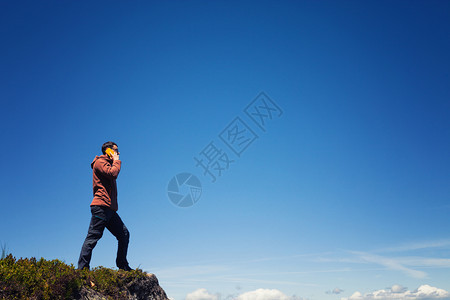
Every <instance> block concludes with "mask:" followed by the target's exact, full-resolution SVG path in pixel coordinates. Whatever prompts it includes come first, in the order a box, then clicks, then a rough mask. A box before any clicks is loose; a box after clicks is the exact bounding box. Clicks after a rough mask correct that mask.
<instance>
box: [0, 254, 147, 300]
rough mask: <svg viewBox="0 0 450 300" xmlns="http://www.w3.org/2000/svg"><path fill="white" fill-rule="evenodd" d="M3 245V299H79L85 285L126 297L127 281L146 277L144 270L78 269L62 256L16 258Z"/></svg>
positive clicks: (0, 289)
mask: <svg viewBox="0 0 450 300" xmlns="http://www.w3.org/2000/svg"><path fill="white" fill-rule="evenodd" d="M5 251H6V249H5V248H4V247H3V248H2V256H1V259H0V299H30V298H31V299H77V298H79V297H80V292H81V291H82V290H83V289H90V290H94V291H95V292H98V293H100V294H102V295H103V296H105V297H107V298H108V299H125V298H126V296H127V289H126V287H127V285H128V284H130V283H131V282H132V281H133V280H138V279H142V278H145V277H146V276H147V274H146V273H145V272H143V271H142V270H139V269H138V270H133V271H129V272H125V271H122V270H118V271H116V270H112V269H108V268H104V267H97V268H95V269H93V270H92V271H88V270H77V269H75V267H74V266H73V265H72V264H71V265H67V264H65V263H63V262H61V261H60V260H57V259H54V260H45V259H44V258H41V259H40V260H37V259H36V258H34V257H32V258H20V259H16V258H15V257H13V256H12V255H11V254H9V255H6V253H5Z"/></svg>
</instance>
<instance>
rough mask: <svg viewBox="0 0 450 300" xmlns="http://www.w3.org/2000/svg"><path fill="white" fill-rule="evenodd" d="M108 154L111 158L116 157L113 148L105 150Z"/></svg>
mask: <svg viewBox="0 0 450 300" xmlns="http://www.w3.org/2000/svg"><path fill="white" fill-rule="evenodd" d="M105 152H106V154H108V156H109V157H111V158H112V157H113V155H114V150H112V149H111V148H106V150H105Z"/></svg>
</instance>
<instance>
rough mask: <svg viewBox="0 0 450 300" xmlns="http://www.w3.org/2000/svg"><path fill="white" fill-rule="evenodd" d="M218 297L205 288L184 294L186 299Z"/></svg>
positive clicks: (200, 299)
mask: <svg viewBox="0 0 450 300" xmlns="http://www.w3.org/2000/svg"><path fill="white" fill-rule="evenodd" d="M218 298H219V297H218V296H217V295H213V294H210V293H208V291H207V290H206V289H198V290H196V291H193V292H192V293H190V294H187V296H186V300H218Z"/></svg>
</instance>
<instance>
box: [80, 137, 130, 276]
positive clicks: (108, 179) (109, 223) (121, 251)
mask: <svg viewBox="0 0 450 300" xmlns="http://www.w3.org/2000/svg"><path fill="white" fill-rule="evenodd" d="M102 152H103V155H101V156H96V157H95V158H94V161H93V162H92V163H91V167H92V170H93V187H94V200H92V203H91V213H92V217H91V223H90V225H89V231H88V234H87V236H86V239H85V241H84V244H83V247H82V248H81V253H80V258H79V260H78V269H84V268H87V269H89V263H90V261H91V256H92V250H93V249H94V247H95V245H96V244H97V242H98V240H99V239H100V238H101V237H102V235H103V231H104V230H105V227H106V228H107V229H108V230H109V231H110V232H111V233H112V234H113V235H114V236H115V237H116V238H117V241H118V249H117V258H116V265H117V267H118V268H119V269H121V270H125V271H130V270H131V268H130V266H129V265H128V261H127V251H128V242H129V240H130V233H129V232H128V229H127V227H126V226H125V224H124V223H123V222H122V220H121V219H120V217H119V215H118V214H117V209H118V205H117V184H116V179H117V176H119V172H120V166H121V161H120V159H119V149H118V147H117V144H116V143H113V142H106V143H104V144H103V145H102Z"/></svg>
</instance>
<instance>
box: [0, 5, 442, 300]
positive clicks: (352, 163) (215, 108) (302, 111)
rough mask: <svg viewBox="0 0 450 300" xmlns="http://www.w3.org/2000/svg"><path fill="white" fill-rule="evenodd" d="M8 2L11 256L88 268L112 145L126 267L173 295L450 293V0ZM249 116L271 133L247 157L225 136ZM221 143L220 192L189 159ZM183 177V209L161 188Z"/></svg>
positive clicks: (104, 257) (5, 94)
mask: <svg viewBox="0 0 450 300" xmlns="http://www.w3.org/2000/svg"><path fill="white" fill-rule="evenodd" d="M0 5H1V7H0V31H1V40H2V43H1V46H0V54H1V55H0V69H1V70H2V71H1V72H0V82H1V84H0V95H1V96H0V97H1V107H2V109H1V110H0V122H1V126H2V128H3V130H2V131H1V133H0V141H1V145H2V147H1V156H2V160H3V167H2V172H1V175H0V176H1V177H0V185H1V188H0V201H1V205H2V209H1V210H0V225H1V228H2V230H1V233H0V242H1V243H3V244H6V245H7V247H8V249H9V250H10V251H11V252H12V253H13V254H14V255H15V256H17V257H31V256H36V257H44V258H47V259H54V258H59V259H62V260H64V261H65V262H67V263H74V264H75V263H76V262H77V259H78V255H79V251H80V249H81V245H82V243H83V240H84V237H85V235H86V233H87V228H88V224H89V219H90V211H89V204H90V202H91V200H92V171H91V168H90V163H91V161H92V159H93V158H94V157H95V155H99V153H100V147H101V145H102V143H103V142H105V141H108V140H113V141H115V142H116V143H117V144H118V145H119V149H120V152H121V160H122V170H121V173H120V176H119V179H118V188H119V214H120V216H121V217H122V219H123V220H124V222H125V224H126V225H127V226H128V228H129V230H130V232H131V243H130V247H129V261H130V264H131V266H132V267H138V266H139V267H140V268H142V269H144V270H146V271H149V272H153V273H155V274H156V275H157V277H158V278H159V281H160V284H161V286H162V287H163V288H164V289H165V290H166V292H167V294H168V295H169V296H170V297H171V298H173V299H176V300H180V299H188V300H195V299H211V300H218V299H227V297H228V299H231V298H237V297H240V298H238V299H252V298H251V297H253V296H254V295H256V294H257V293H262V294H264V295H265V297H266V298H267V297H269V298H272V300H274V299H275V300H276V299H288V298H289V299H341V298H349V297H351V296H352V295H353V296H354V297H357V296H358V294H354V293H355V292H359V293H360V295H361V298H359V299H363V298H364V297H365V298H367V299H372V298H370V297H371V294H370V293H373V292H374V291H380V290H382V289H384V290H385V291H386V293H391V295H392V294H395V293H397V295H399V294H398V293H404V294H405V293H407V292H410V293H414V291H415V290H416V289H417V288H419V287H423V288H422V289H421V291H422V290H423V289H424V287H426V285H427V286H430V287H431V291H436V289H441V290H443V291H444V292H447V294H446V295H447V296H443V297H448V298H450V296H448V291H450V284H449V281H448V278H449V276H450V234H449V228H450V218H448V215H449V213H450V205H449V195H450V185H449V179H450V174H449V171H448V170H449V167H450V159H449V155H448V154H449V153H450V139H449V134H450V121H449V120H450V101H449V99H450V85H449V83H450V78H449V70H450V60H449V55H448V53H450V39H449V34H450V18H449V13H450V2H448V1H339V2H338V1H153V2H152V1H146V2H145V1H132V2H124V1H95V2H87V1H84V2H83V1H64V2H61V1H42V2H39V3H38V2H35V1H1V2H0ZM260 92H265V93H266V94H267V96H268V97H270V99H271V100H272V101H273V102H274V103H276V104H277V105H278V106H279V107H280V109H282V112H283V113H282V115H281V116H279V117H274V118H273V119H272V120H270V122H269V120H268V119H267V128H266V131H265V132H264V131H262V130H261V129H260V128H259V127H258V126H256V124H255V123H254V122H253V121H252V120H250V119H249V118H248V116H247V115H246V114H245V112H244V109H245V108H246V107H247V105H249V104H250V103H251V102H252V101H253V100H254V99H255V98H256V97H257V96H258V95H259V94H260ZM236 117H240V118H241V120H242V121H243V122H245V123H246V124H247V126H249V127H251V129H252V130H254V132H255V134H256V135H258V138H257V139H256V140H255V141H254V142H253V143H252V144H251V145H250V146H249V147H248V148H247V149H246V150H245V152H243V153H242V155H241V156H240V157H237V156H236V155H235V154H234V153H233V152H232V151H230V149H229V148H227V146H226V145H224V144H223V143H222V142H221V140H220V138H219V135H220V133H221V132H222V131H223V130H225V129H226V128H227V126H228V125H229V124H230V123H231V122H232V121H233V120H234V119H235V118H236ZM211 141H213V142H214V143H215V144H216V145H217V146H218V147H220V148H221V150H222V151H223V152H225V153H227V155H229V158H230V159H232V160H235V161H234V162H233V163H232V164H230V166H229V169H228V170H226V171H224V172H223V173H222V174H221V176H220V177H218V178H217V180H216V182H214V183H213V182H211V180H210V178H209V177H208V176H204V174H203V170H202V169H201V168H200V167H197V166H196V162H195V161H194V157H195V156H197V157H198V156H199V154H200V152H202V150H203V149H204V148H205V147H206V146H207V145H208V144H209V143H210V142H211ZM183 172H187V173H191V174H193V175H194V176H196V177H197V178H198V179H199V180H200V181H201V183H202V195H201V198H200V199H199V200H198V202H197V203H196V204H195V205H193V206H191V207H188V208H180V207H177V206H176V205H174V204H173V203H172V202H170V200H169V198H168V194H167V185H168V183H169V181H170V180H171V178H172V177H173V176H175V175H176V174H179V173H183ZM115 247H116V242H115V240H114V238H113V237H112V236H111V235H110V234H109V233H105V235H104V237H103V238H102V240H101V241H100V242H99V244H98V245H97V247H96V248H95V250H94V254H93V259H92V265H93V266H98V265H103V266H106V267H115V265H114V261H115ZM433 289H434V290H433ZM252 293H253V294H252ZM255 293H256V294H255ZM271 293H272V294H271ZM417 293H418V292H417ZM417 293H416V294H417ZM252 295H253V296H252ZM274 295H275V296H274ZM294 295H295V297H294ZM402 295H403V294H402ZM405 295H406V294H405ZM202 297H203V298H202ZM283 297H287V298H283Z"/></svg>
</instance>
